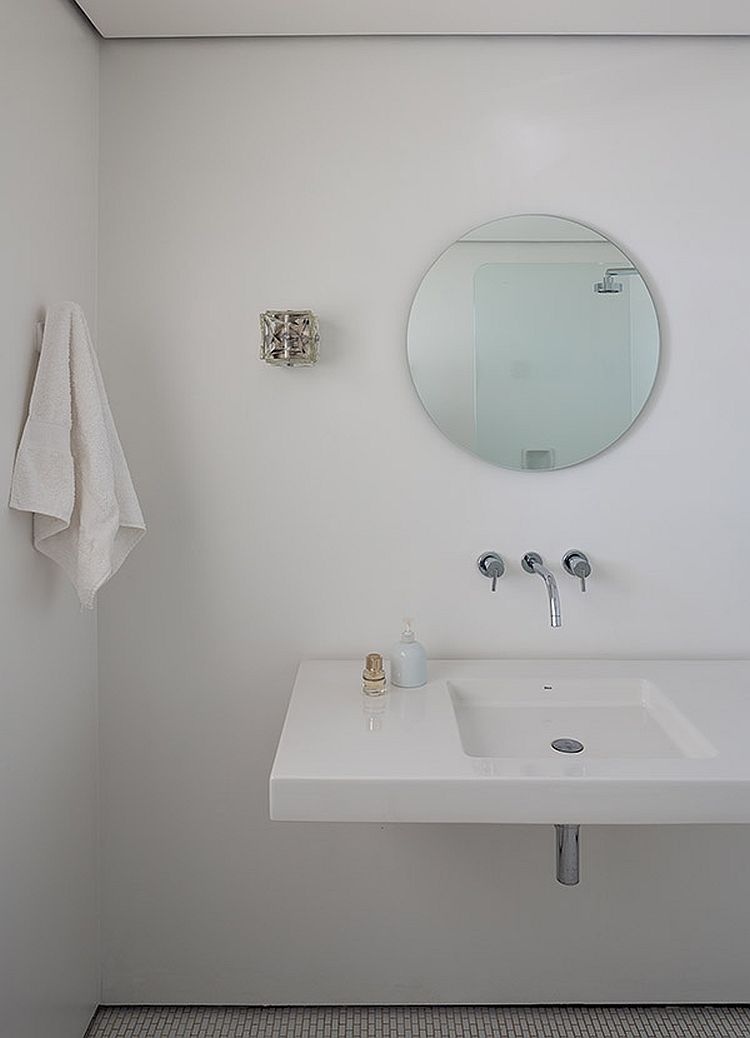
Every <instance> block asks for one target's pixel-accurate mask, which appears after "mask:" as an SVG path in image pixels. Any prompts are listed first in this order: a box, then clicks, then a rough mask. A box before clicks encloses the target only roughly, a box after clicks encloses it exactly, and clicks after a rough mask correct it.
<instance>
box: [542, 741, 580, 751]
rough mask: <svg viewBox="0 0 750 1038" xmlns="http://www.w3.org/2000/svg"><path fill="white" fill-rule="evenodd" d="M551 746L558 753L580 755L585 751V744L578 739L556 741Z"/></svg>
mask: <svg viewBox="0 0 750 1038" xmlns="http://www.w3.org/2000/svg"><path fill="white" fill-rule="evenodd" d="M550 745H551V746H552V749H553V750H557V752H558V753H580V752H581V750H582V749H583V743H582V742H579V741H578V739H555V741H554V742H552V743H551V744H550Z"/></svg>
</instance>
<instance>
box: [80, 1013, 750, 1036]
mask: <svg viewBox="0 0 750 1038" xmlns="http://www.w3.org/2000/svg"><path fill="white" fill-rule="evenodd" d="M86 1038H750V1006H747V1007H746V1006H591V1007H583V1006H535V1007H525V1006H497V1007H495V1006H426V1007H408V1006H404V1007H401V1006H392V1007H386V1008H382V1009H380V1008H379V1009H366V1008H351V1007H347V1008H340V1009H332V1008H331V1009H329V1008H322V1009H311V1008H275V1007H272V1008H262V1007H251V1008H236V1007H227V1008H215V1007H198V1008H188V1007H175V1006H162V1007H158V1008H150V1007H146V1006H137V1007H128V1008H125V1007H109V1008H102V1009H100V1010H99V1011H98V1012H97V1014H96V1016H95V1017H94V1020H93V1021H92V1024H91V1027H90V1028H89V1030H88V1031H87V1033H86Z"/></svg>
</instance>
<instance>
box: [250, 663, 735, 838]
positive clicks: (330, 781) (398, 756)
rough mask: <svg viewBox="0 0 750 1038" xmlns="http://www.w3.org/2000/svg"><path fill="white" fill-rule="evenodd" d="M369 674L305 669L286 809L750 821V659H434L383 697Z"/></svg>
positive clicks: (277, 778)
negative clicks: (366, 687)
mask: <svg viewBox="0 0 750 1038" xmlns="http://www.w3.org/2000/svg"><path fill="white" fill-rule="evenodd" d="M361 670H362V664H361V661H359V660H316V661H308V662H305V663H303V664H302V665H301V666H300V669H299V672H298V674H297V680H296V682H295V685H294V690H293V693H292V698H291V701H290V704H289V710H288V713H287V717H286V721H285V723H284V728H283V731H282V734H281V739H280V741H279V746H278V750H277V753H276V759H275V761H274V765H273V770H272V772H271V781H270V801H271V817H272V818H275V819H282V820H284V819H286V820H298V821H303V820H309V821H357V822H486V823H529V824H547V823H554V824H559V825H580V824H610V825H612V824H630V825H638V824H669V823H706V822H729V823H740V822H743V823H747V822H750V750H748V745H750V738H749V736H748V733H749V732H750V662H748V661H728V660H724V661H719V660H716V661H695V662H693V661H672V660H662V661H615V660H612V661H606V660H556V661H552V660H549V661H538V660H537V661H519V660H516V661H513V660H507V661H503V660H488V661H480V660H442V661H432V662H431V663H430V665H429V680H428V682H427V684H426V685H425V686H424V687H422V688H419V689H403V690H401V689H395V688H392V689H390V691H389V692H388V693H387V694H386V695H385V696H384V697H381V698H380V699H374V700H373V699H369V698H368V697H366V696H363V695H362V692H361ZM558 739H563V740H575V741H577V742H578V743H581V744H582V747H583V748H582V749H580V750H579V752H561V751H559V750H555V749H553V748H552V745H551V744H552V743H553V742H555V741H556V740H558ZM567 748H568V749H570V748H575V749H578V747H575V746H573V747H571V746H568V747H567Z"/></svg>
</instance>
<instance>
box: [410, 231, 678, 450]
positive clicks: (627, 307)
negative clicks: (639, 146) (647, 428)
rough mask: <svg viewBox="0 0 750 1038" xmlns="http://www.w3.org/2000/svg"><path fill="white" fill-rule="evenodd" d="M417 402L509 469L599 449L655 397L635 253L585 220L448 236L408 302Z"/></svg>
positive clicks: (653, 344) (652, 321)
mask: <svg viewBox="0 0 750 1038" xmlns="http://www.w3.org/2000/svg"><path fill="white" fill-rule="evenodd" d="M407 348H408V357H409V366H410V369H411V374H412V378H413V380H414V385H415V387H416V390H417V393H418V394H419V397H420V399H421V401H422V403H423V405H424V406H425V408H426V409H427V411H428V413H429V414H430V416H431V417H432V419H433V421H434V422H435V423H436V424H437V425H438V427H439V428H440V429H441V430H442V432H443V433H445V435H446V436H448V437H449V438H450V439H451V440H453V442H454V443H456V444H458V445H459V446H462V447H465V448H466V449H468V450H470V451H472V452H473V453H474V454H477V455H479V457H481V458H484V459H485V460H486V461H490V462H492V463H493V464H495V465H500V466H502V467H504V468H510V469H536V470H539V469H557V468H565V467H566V466H569V465H575V464H576V463H577V462H580V461H584V460H585V459H586V458H590V457H592V456H593V455H595V454H598V453H599V452H600V451H602V450H604V449H605V448H606V447H608V446H610V444H612V443H614V441H615V440H617V439H619V437H620V436H622V434H623V433H624V432H625V431H626V430H627V429H628V428H629V427H630V426H631V425H632V423H633V422H634V421H635V419H636V418H637V417H638V414H639V413H640V411H641V410H642V408H643V406H644V404H645V403H646V400H647V399H648V397H649V394H650V393H651V390H652V388H653V385H654V380H655V378H656V371H657V367H658V362H659V326H658V320H657V315H656V309H655V307H654V303H653V300H652V298H651V295H650V293H649V290H648V288H647V286H646V284H645V282H644V280H643V278H642V276H641V274H640V273H639V271H638V269H637V268H636V266H635V265H634V264H633V263H632V261H631V260H630V259H629V258H628V257H627V256H626V255H625V254H624V253H623V252H622V251H621V250H620V249H619V248H617V246H616V245H614V244H613V243H612V242H611V241H609V239H607V238H605V237H604V236H603V235H601V234H599V233H597V232H596V231H594V230H592V229H591V228H589V227H585V226H583V225H582V224H579V223H575V222H574V221H572V220H565V219H562V218H561V217H557V216H512V217H506V218H505V219H502V220H495V221H493V222H492V223H488V224H484V225H483V226H482V227H479V228H477V229H476V230H474V231H471V232H469V233H468V234H466V235H464V237H463V238H460V239H459V240H458V241H456V242H454V243H453V244H452V245H451V246H450V247H449V248H448V249H446V251H445V252H444V253H443V254H442V255H441V256H440V257H439V258H438V259H437V260H436V262H435V263H434V264H433V265H432V267H431V268H430V270H429V271H428V272H427V274H426V275H425V277H424V279H423V281H422V283H421V285H420V286H419V289H418V290H417V294H416V296H415V298H414V303H413V305H412V309H411V314H410V317H409V328H408V346H407Z"/></svg>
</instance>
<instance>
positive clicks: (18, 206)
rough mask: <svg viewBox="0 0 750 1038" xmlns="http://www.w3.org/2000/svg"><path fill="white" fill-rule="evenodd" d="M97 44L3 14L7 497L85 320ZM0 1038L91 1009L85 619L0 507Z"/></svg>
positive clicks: (46, 11)
mask: <svg viewBox="0 0 750 1038" xmlns="http://www.w3.org/2000/svg"><path fill="white" fill-rule="evenodd" d="M98 66H99V62H98V42H97V40H96V38H95V36H94V34H93V33H92V31H91V29H90V28H89V27H88V26H87V25H86V24H85V23H84V21H83V19H82V18H81V17H80V15H79V14H78V13H77V12H76V10H75V8H74V7H73V6H72V5H71V4H69V3H67V2H66V0H22V2H18V0H14V2H5V3H3V5H2V15H1V16H0V68H1V69H2V73H1V74H0V75H1V77H2V83H3V98H2V104H0V140H2V162H1V163H0V197H1V198H2V207H3V216H2V245H3V247H2V249H1V250H0V309H2V314H3V358H4V359H3V375H2V378H1V379H0V421H1V422H2V429H3V432H2V436H0V444H1V445H2V448H1V449H2V464H1V468H2V471H3V473H4V479H5V486H6V492H9V488H10V475H11V470H12V465H13V456H14V454H15V449H16V445H17V443H18V438H19V434H20V431H21V426H22V423H23V420H24V417H25V411H26V407H27V404H28V394H29V390H30V385H31V379H32V377H33V373H34V368H35V365H36V360H37V355H36V353H35V350H34V326H35V322H36V321H37V320H38V319H39V318H40V317H42V316H43V313H44V307H45V305H46V304H48V303H50V302H54V301H58V300H63V299H76V300H78V301H80V303H81V304H82V305H83V306H84V307H85V308H86V310H87V312H88V313H89V315H90V316H91V317H92V319H93V317H94V316H95V292H96V219H97V211H96V206H97V199H96V182H97V147H98V143H97V107H98ZM0 567H1V579H0V630H1V631H2V663H3V681H2V688H1V689H0V1032H1V1033H2V1034H3V1035H9V1036H11V1035H12V1038H41V1036H48V1035H50V1036H51V1035H54V1036H55V1038H80V1035H81V1034H82V1033H83V1030H84V1029H85V1027H86V1024H87V1022H88V1019H89V1017H90V1016H91V1013H92V1009H93V1007H94V1006H95V1005H96V1003H97V1001H98V994H99V966H98V922H97V892H96V832H95V820H96V775H97V768H96V723H97V721H96V620H95V617H94V616H93V615H89V614H82V613H81V612H80V611H79V608H78V604H77V599H76V596H75V593H74V591H73V590H72V588H71V587H70V585H69V583H68V582H67V581H66V580H65V578H64V577H63V575H62V573H61V571H60V570H58V569H57V568H56V567H55V566H54V565H53V564H52V563H51V562H50V561H49V559H46V558H43V557H42V556H41V555H39V554H37V553H36V552H35V551H34V550H33V548H32V545H31V519H30V517H29V516H25V515H21V514H20V513H18V512H11V511H10V510H8V509H0Z"/></svg>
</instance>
